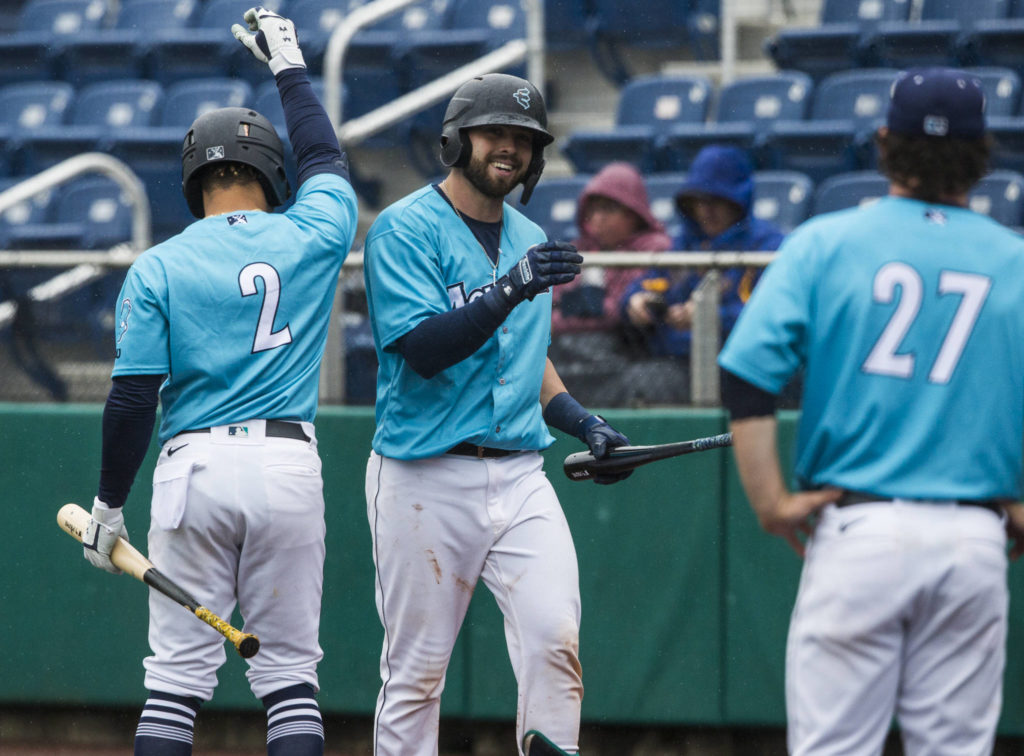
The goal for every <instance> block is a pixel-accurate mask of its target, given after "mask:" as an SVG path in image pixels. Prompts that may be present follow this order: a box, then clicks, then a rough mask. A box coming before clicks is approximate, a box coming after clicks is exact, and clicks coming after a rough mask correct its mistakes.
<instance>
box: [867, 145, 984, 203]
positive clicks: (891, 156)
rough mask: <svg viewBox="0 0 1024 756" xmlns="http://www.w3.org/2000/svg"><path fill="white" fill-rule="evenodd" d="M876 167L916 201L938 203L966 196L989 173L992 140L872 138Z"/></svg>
mask: <svg viewBox="0 0 1024 756" xmlns="http://www.w3.org/2000/svg"><path fill="white" fill-rule="evenodd" d="M875 142H876V143H877V145H878V167H879V170H880V171H881V172H882V173H883V174H885V175H886V176H887V177H888V178H889V179H890V180H892V181H895V182H896V183H898V184H901V185H903V186H904V187H906V188H907V189H908V190H909V191H910V192H911V194H912V195H913V196H914V197H915V198H916V199H920V200H923V201H925V202H937V201H940V200H941V199H943V198H944V197H950V196H956V195H961V194H966V193H967V192H968V191H969V190H970V189H971V187H972V186H974V185H975V184H976V183H978V181H979V180H980V179H981V178H982V177H983V176H984V175H985V174H987V173H988V170H989V157H990V155H991V152H992V137H991V136H989V135H987V134H986V135H985V136H984V137H983V138H981V139H954V138H936V137H930V136H908V135H905V134H894V133H892V132H891V131H890V132H887V133H885V134H884V135H883V134H882V133H881V132H879V133H878V134H876V135H875Z"/></svg>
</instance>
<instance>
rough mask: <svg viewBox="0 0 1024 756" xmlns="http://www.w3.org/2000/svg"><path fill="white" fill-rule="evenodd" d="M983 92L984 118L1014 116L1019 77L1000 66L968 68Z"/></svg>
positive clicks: (1018, 100) (1018, 90)
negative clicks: (977, 80) (977, 79)
mask: <svg viewBox="0 0 1024 756" xmlns="http://www.w3.org/2000/svg"><path fill="white" fill-rule="evenodd" d="M968 71H969V72H970V73H972V74H974V75H975V76H977V77H978V78H979V79H981V85H982V87H983V88H984V90H985V116H986V117H987V118H998V117H1004V116H1014V115H1016V114H1017V108H1018V106H1019V104H1020V90H1021V80H1020V76H1019V75H1018V74H1017V72H1016V71H1014V70H1013V69H1011V68H1003V67H1001V66H992V67H978V68H970V69H968Z"/></svg>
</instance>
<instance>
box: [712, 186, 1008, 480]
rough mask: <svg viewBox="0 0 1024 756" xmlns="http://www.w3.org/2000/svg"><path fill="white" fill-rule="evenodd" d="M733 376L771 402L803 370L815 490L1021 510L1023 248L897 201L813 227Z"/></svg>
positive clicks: (766, 288)
mask: <svg viewBox="0 0 1024 756" xmlns="http://www.w3.org/2000/svg"><path fill="white" fill-rule="evenodd" d="M719 364H720V365H721V366H722V367H723V368H725V369H726V370H729V371H730V372H732V373H734V374H735V375H738V376H739V377H741V378H743V379H744V380H746V381H748V382H750V383H752V384H754V385H755V386H758V387H760V388H761V389H764V390H766V391H770V392H772V393H778V392H779V391H781V389H782V388H783V387H784V385H785V384H786V382H787V380H788V379H789V378H790V377H791V376H792V375H793V374H794V373H795V372H796V371H797V369H798V368H799V367H801V366H803V367H804V369H805V373H804V394H803V405H802V415H801V418H800V423H799V430H798V439H797V449H796V473H797V475H798V478H799V483H800V485H801V486H802V487H805V488H813V487H818V486H824V485H832V486H838V487H841V488H847V489H852V490H859V491H866V492H870V493H873V494H878V495H881V496H887V497H905V498H915V499H986V498H991V497H1010V498H1014V499H1016V498H1019V497H1020V495H1021V466H1022V460H1021V454H1022V451H1021V450H1022V439H1024V428H1022V423H1024V238H1022V237H1021V236H1019V235H1018V234H1016V233H1014V232H1013V231H1011V230H1009V229H1007V228H1005V227H1004V226H1001V225H1000V224H998V223H996V222H995V221H993V220H991V219H990V218H987V217H985V216H983V215H979V214H977V213H974V212H971V211H969V210H967V209H963V208H956V207H948V206H945V205H930V204H926V203H923V202H919V201H917V200H912V199H905V198H898V197H886V198H883V199H882V200H880V201H879V202H877V203H875V204H873V205H871V206H868V207H864V208H860V209H855V210H847V211H842V212H839V213H834V214H829V215H825V216H821V217H820V218H815V219H813V220H811V221H809V222H808V223H806V224H804V225H803V226H802V227H800V228H799V229H797V230H796V231H795V232H794V233H793V234H791V235H790V236H789V237H788V238H787V239H786V241H785V242H784V243H783V245H782V247H780V249H779V253H778V257H777V258H776V259H775V260H774V261H773V262H772V264H771V265H770V266H769V267H768V270H767V271H766V273H765V275H764V277H763V278H762V280H761V281H760V283H759V284H758V286H757V288H756V289H755V291H754V293H753V296H752V297H751V299H750V301H749V302H748V303H747V306H746V308H745V309H744V311H743V312H742V314H741V315H740V318H739V320H738V322H737V325H736V328H735V330H734V331H733V332H732V334H731V335H730V337H729V339H728V341H727V342H726V344H725V347H724V349H723V350H722V352H721V354H720V356H719Z"/></svg>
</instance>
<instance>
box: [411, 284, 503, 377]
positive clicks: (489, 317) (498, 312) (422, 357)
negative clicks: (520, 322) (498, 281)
mask: <svg viewBox="0 0 1024 756" xmlns="http://www.w3.org/2000/svg"><path fill="white" fill-rule="evenodd" d="M513 307H515V303H514V302H513V301H512V300H510V299H509V298H508V295H507V294H505V293H504V292H503V291H502V287H501V286H494V287H492V288H491V289H490V290H489V291H488V292H487V293H486V294H484V295H483V296H482V297H478V298H477V299H474V300H473V301H472V302H469V303H468V304H466V305H464V306H462V307H459V308H457V309H455V310H449V311H448V312H442V313H438V314H437V315H431V316H430V317H429V318H427V319H426V320H424V321H422V322H421V323H420V324H419V325H417V326H416V327H415V328H413V329H412V330H411V331H409V332H408V333H407V334H405V335H404V336H402V337H401V338H400V339H399V340H398V342H397V346H398V353H399V354H401V355H402V357H403V358H404V359H405V361H406V362H408V363H409V367H411V368H412V369H413V370H415V371H416V373H417V374H419V375H420V376H422V377H423V378H427V379H428V380H429V379H430V378H433V377H434V376H435V375H437V374H438V373H440V372H441V371H442V370H445V369H447V368H450V367H451V366H452V365H456V364H458V363H460V362H462V361H463V360H464V359H466V358H467V357H469V356H470V355H471V354H473V353H474V352H475V351H476V350H477V349H479V348H480V347H482V346H483V345H484V342H486V341H487V339H489V338H490V337H491V334H493V333H494V330H495V329H496V328H497V327H498V326H500V325H501V324H502V323H503V322H504V320H505V318H507V317H508V314H509V313H510V312H512V308H513Z"/></svg>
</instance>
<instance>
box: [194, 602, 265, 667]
mask: <svg viewBox="0 0 1024 756" xmlns="http://www.w3.org/2000/svg"><path fill="white" fill-rule="evenodd" d="M195 615H196V616H197V617H198V618H199V619H201V620H202V621H203V622H205V623H206V624H207V625H209V626H210V627H212V628H213V629H214V630H216V631H217V632H218V633H220V634H221V635H223V636H224V637H225V638H227V639H228V640H229V641H231V645H233V646H234V647H235V648H236V649H238V653H239V654H241V656H242V658H243V659H248V658H249V657H250V656H254V655H255V654H256V652H257V651H259V650H260V639H259V638H257V637H256V636H255V635H253V634H252V633H243V632H242V631H241V630H238V629H237V628H234V627H232V626H231V625H229V624H228V623H227V622H225V621H224V620H222V619H221V618H220V617H218V616H217V615H216V614H214V613H213V612H211V611H210V610H209V609H207V608H206V607H205V606H197V607H196V608H195Z"/></svg>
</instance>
